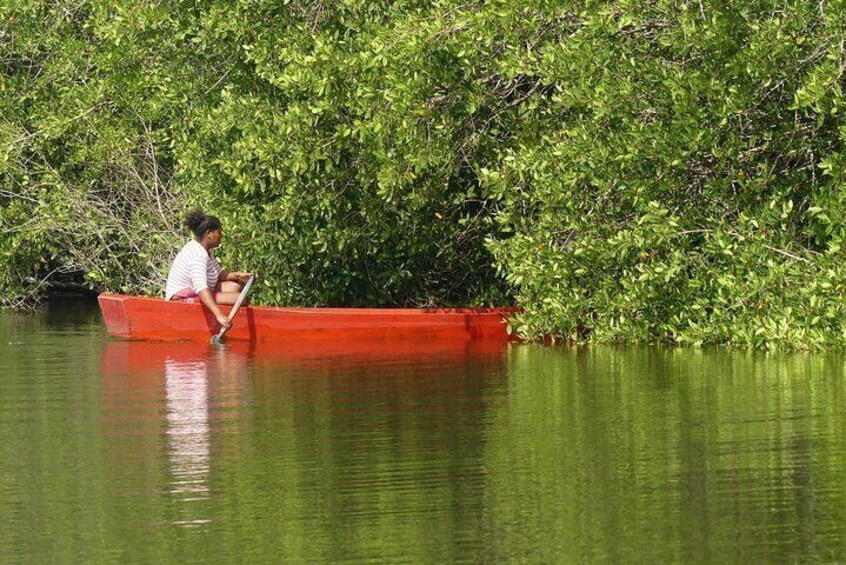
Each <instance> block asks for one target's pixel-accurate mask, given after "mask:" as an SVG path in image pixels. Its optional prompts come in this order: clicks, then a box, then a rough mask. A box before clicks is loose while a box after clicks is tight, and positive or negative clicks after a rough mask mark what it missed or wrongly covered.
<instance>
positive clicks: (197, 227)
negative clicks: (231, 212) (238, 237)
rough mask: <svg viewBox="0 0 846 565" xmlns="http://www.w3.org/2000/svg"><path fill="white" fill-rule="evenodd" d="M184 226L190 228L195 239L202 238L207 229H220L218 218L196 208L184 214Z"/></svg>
mask: <svg viewBox="0 0 846 565" xmlns="http://www.w3.org/2000/svg"><path fill="white" fill-rule="evenodd" d="M185 226H186V227H187V228H188V229H189V230H191V231H192V232H193V233H194V235H195V236H196V237H197V239H200V238H202V237H203V236H204V235H205V234H206V232H207V231H213V230H219V229H221V227H222V226H221V225H220V220H218V219H217V218H216V217H215V216H207V215H205V214H204V213H203V211H202V210H200V209H199V208H197V209H196V210H192V211H191V212H188V215H187V216H185Z"/></svg>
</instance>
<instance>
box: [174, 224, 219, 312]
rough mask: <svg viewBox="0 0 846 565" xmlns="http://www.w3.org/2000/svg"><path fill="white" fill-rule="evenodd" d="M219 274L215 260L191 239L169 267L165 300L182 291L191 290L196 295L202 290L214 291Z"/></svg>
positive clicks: (198, 243) (197, 242)
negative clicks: (209, 289)
mask: <svg viewBox="0 0 846 565" xmlns="http://www.w3.org/2000/svg"><path fill="white" fill-rule="evenodd" d="M221 272H223V267H221V266H220V263H218V262H217V259H215V258H214V257H213V256H212V255H211V253H209V252H208V251H206V248H205V247H203V246H202V245H201V244H200V242H199V241H197V240H196V239H192V240H191V241H189V242H188V243H186V244H185V245H184V246H183V247H182V249H181V250H180V251H179V253H177V254H176V258H175V259H174V260H173V264H172V265H171V266H170V273H168V275H167V288H166V289H165V300H170V299H171V298H173V295H174V294H176V293H177V292H181V291H183V290H189V289H191V290H193V291H194V292H195V293H196V294H200V291H201V290H203V289H204V288H211V289H212V290H214V287H215V286H216V285H217V282H218V280H219V279H220V273H221Z"/></svg>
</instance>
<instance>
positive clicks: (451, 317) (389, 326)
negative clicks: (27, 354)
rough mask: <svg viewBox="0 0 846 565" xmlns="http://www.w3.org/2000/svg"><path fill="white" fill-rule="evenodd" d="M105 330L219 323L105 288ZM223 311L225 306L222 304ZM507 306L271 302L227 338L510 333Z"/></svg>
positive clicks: (180, 332) (248, 311)
mask: <svg viewBox="0 0 846 565" xmlns="http://www.w3.org/2000/svg"><path fill="white" fill-rule="evenodd" d="M98 301H99V303H100V310H101V312H102V313H103V318H104V320H105V321H106V326H107V327H108V330H109V333H110V334H111V335H113V336H115V337H121V338H126V339H141V340H161V341H177V340H191V341H208V340H209V339H210V338H211V336H213V335H214V334H216V333H217V332H218V330H219V329H220V325H219V324H218V323H217V320H216V319H215V317H214V316H213V315H212V314H211V312H210V311H209V310H208V309H207V308H205V307H204V306H202V305H201V304H188V303H184V302H173V301H166V300H162V299H160V298H146V297H139V296H127V295H122V294H113V293H103V294H101V295H100V296H99V297H98ZM221 310H222V311H223V313H224V314H226V313H228V312H229V307H228V306H222V307H221ZM513 312H514V309H511V308H449V309H444V308H438V309H429V308H272V307H261V306H245V307H242V308H241V310H240V311H239V312H238V315H237V316H236V317H235V321H234V323H233V324H232V328H230V329H229V331H227V333H226V339H227V340H248V341H267V340H290V339H299V340H302V339H311V338H315V339H321V340H325V339H333V338H339V339H349V338H380V337H391V338H413V339H417V338H421V337H450V338H456V339H480V338H498V339H509V338H510V336H509V334H508V332H507V331H506V328H507V318H508V316H509V315H510V314H512V313H513Z"/></svg>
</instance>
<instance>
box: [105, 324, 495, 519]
mask: <svg viewBox="0 0 846 565" xmlns="http://www.w3.org/2000/svg"><path fill="white" fill-rule="evenodd" d="M507 347H508V342H507V341H505V340H497V339H485V340H456V339H442V340H431V339H430V340H408V339H397V340H391V339H382V340H338V339H330V340H326V339H313V340H298V341H295V342H294V341H286V342H257V343H250V342H246V341H232V342H226V343H225V344H224V345H223V346H220V347H216V346H212V345H210V344H208V343H199V342H145V341H119V340H114V341H110V342H109V343H108V345H107V347H106V349H105V350H104V353H103V356H102V361H101V370H102V379H103V387H102V394H103V398H104V404H105V405H106V406H105V413H106V414H107V415H109V416H107V417H108V418H109V419H110V421H109V422H108V424H109V426H107V427H108V428H109V430H110V431H109V433H118V434H120V435H121V436H122V437H121V438H119V441H110V442H108V445H109V446H110V448H111V446H113V445H118V444H119V445H121V446H122V448H123V449H125V451H123V450H122V451H121V452H120V453H115V454H114V457H115V458H120V459H121V461H120V462H119V464H117V465H114V468H115V469H121V470H122V471H120V472H134V473H136V474H138V475H140V476H136V477H134V478H132V479H131V480H129V479H123V481H124V483H125V484H126V483H130V484H137V485H144V488H146V489H147V491H146V492H145V493H144V495H145V496H151V497H158V498H159V499H167V500H168V501H169V502H168V503H167V510H166V512H162V509H161V508H159V509H155V508H151V509H150V512H151V516H153V518H152V519H161V518H162V517H163V516H162V515H163V514H164V515H165V516H166V518H167V520H168V521H169V522H170V523H172V524H177V525H180V526H187V527H213V525H214V524H216V523H218V522H221V521H222V522H225V523H229V522H230V521H231V520H233V519H235V516H234V515H233V516H228V515H227V513H234V514H238V511H236V510H235V509H237V508H239V507H240V506H241V505H243V504H247V501H252V504H253V505H254V506H256V507H257V508H264V506H263V505H264V504H265V503H267V504H271V500H274V501H275V502H273V504H272V508H271V507H268V508H266V509H264V510H263V512H262V513H263V514H268V515H274V516H276V514H278V519H279V524H288V525H290V524H291V521H292V520H293V521H294V522H302V523H304V524H306V523H308V524H313V521H314V520H315V519H316V518H315V517H314V516H311V515H306V514H307V513H308V512H309V510H308V509H310V508H317V509H319V508H325V507H326V506H325V505H326V504H327V501H323V503H322V505H321V504H317V505H311V504H300V502H301V501H306V500H312V501H313V500H314V497H317V498H318V499H319V498H320V497H321V496H325V495H326V493H337V492H346V491H347V490H349V489H350V488H353V487H355V488H358V486H361V485H365V484H367V483H366V482H364V483H361V481H363V480H364V479H365V478H366V477H371V478H372V476H374V475H373V474H374V473H376V472H384V468H382V467H379V468H378V469H375V470H374V469H371V468H370V467H369V465H371V464H373V462H374V461H378V460H380V458H384V457H392V458H397V461H399V462H400V463H401V462H402V461H405V460H406V459H408V460H409V461H416V459H415V457H418V456H420V457H423V455H421V452H420V450H421V449H422V450H428V451H426V455H425V459H426V461H428V463H427V464H428V465H429V466H430V467H431V466H432V465H435V463H433V462H434V461H437V462H439V463H438V464H443V465H444V468H443V469H440V470H439V471H438V472H437V473H436V474H437V481H441V480H443V481H446V479H445V478H444V477H448V476H450V472H452V471H454V467H455V458H456V457H457V455H456V453H462V454H472V449H478V446H479V445H481V444H482V441H481V438H476V437H469V436H468V435H467V434H466V433H462V434H458V433H456V432H455V429H457V428H456V427H461V429H470V430H482V429H483V426H482V425H481V423H480V422H472V421H468V419H470V420H472V419H473V418H477V417H479V414H480V413H481V412H480V408H479V407H480V406H481V405H482V404H483V403H484V402H485V398H486V395H487V394H488V391H489V390H490V387H495V388H496V389H499V388H500V385H501V384H503V383H499V381H500V380H501V379H502V378H504V377H500V375H501V374H502V366H503V361H504V358H505V355H504V353H505V351H506V349H507ZM405 414H408V417H405V416H403V415H405ZM399 416H402V417H401V418H400V417H399ZM418 428H419V429H418ZM479 433H481V431H479ZM456 442H458V443H460V444H461V445H462V447H460V448H459V447H456V445H455V444H456ZM464 443H467V446H464ZM163 446H166V452H165V451H163ZM474 446H475V447H474ZM383 449H388V451H387V452H385V453H381V451H380V450H383ZM396 449H400V451H399V452H396V451H395V450H396ZM406 450H407V452H406ZM380 453H381V454H380ZM127 457H132V458H134V460H133V461H132V462H126V461H125V460H126V458H127ZM468 457H469V455H468ZM135 460H137V461H135ZM161 463H165V464H164V465H162V464H161ZM332 465H335V467H332ZM339 466H340V467H343V468H345V469H346V471H345V472H337V467H339ZM403 468H404V467H403ZM126 469H134V471H126ZM163 469H166V470H165V471H164V472H163V471H162V470H163ZM427 469H428V467H427ZM380 470H381V471H380ZM462 472H464V471H462ZM245 476H248V479H245V478H244V477H245ZM303 476H309V477H320V476H323V477H324V480H323V481H322V482H320V481H318V483H316V484H318V485H323V484H327V482H328V484H329V485H330V488H329V489H328V490H327V491H326V492H324V491H322V490H321V491H320V492H312V490H309V489H311V488H313V487H314V485H311V486H309V485H310V483H307V482H306V483H303V481H302V480H301V479H300V478H299V477H303ZM258 477H261V478H258ZM433 480H434V479H433ZM359 483H361V485H359ZM439 484H440V483H439ZM445 484H446V483H445ZM453 491H454V489H452V490H449V489H448V492H450V493H452V492H453ZM445 492H446V491H445ZM261 493H263V494H261ZM274 493H275V494H274ZM282 493H284V497H283V498H284V500H282V499H277V498H273V497H274V496H282ZM321 493H322V494H321ZM465 495H466V493H465V494H464V495H462V496H465ZM268 497H270V499H268ZM339 508H340V507H339ZM257 511H258V510H257ZM315 511H316V510H315ZM301 513H306V514H302V515H301ZM227 516H228V517H227ZM274 523H275V522H274Z"/></svg>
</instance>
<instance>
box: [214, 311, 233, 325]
mask: <svg viewBox="0 0 846 565" xmlns="http://www.w3.org/2000/svg"><path fill="white" fill-rule="evenodd" d="M216 318H217V323H218V324H220V325H221V326H222V327H224V328H229V327H232V322H230V321H229V316H224V315H223V312H221V313H219V314H218V315H217V316H216Z"/></svg>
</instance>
